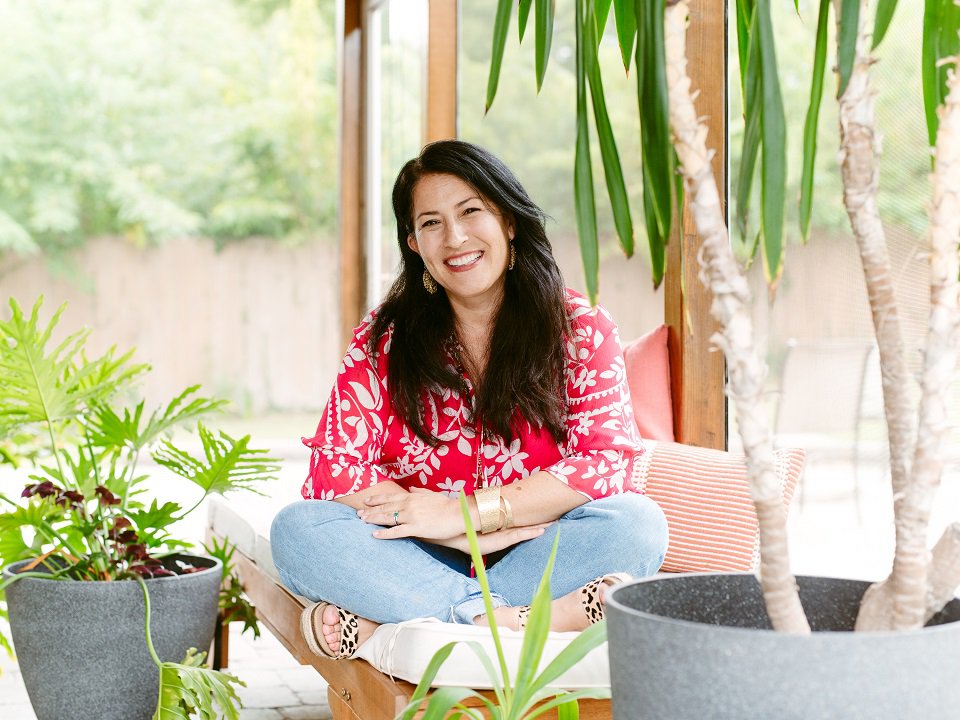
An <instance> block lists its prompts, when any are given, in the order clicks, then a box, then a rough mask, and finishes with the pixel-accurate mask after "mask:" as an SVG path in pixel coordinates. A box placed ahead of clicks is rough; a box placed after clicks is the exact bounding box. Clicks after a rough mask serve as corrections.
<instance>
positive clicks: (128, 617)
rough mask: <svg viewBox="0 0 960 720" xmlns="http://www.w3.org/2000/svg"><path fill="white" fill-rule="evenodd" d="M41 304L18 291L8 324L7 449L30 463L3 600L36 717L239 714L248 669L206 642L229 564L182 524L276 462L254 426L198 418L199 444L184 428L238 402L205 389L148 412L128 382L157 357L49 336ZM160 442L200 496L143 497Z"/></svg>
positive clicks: (6, 528) (11, 504) (9, 537)
mask: <svg viewBox="0 0 960 720" xmlns="http://www.w3.org/2000/svg"><path fill="white" fill-rule="evenodd" d="M41 305H42V298H41V299H40V300H38V301H37V302H36V304H35V305H34V306H33V310H32V312H31V313H30V314H29V315H27V314H25V313H24V312H23V310H22V309H21V307H20V306H19V305H18V304H17V302H16V301H15V300H11V301H10V307H11V310H12V313H11V316H10V319H9V320H6V321H0V443H2V445H0V447H2V448H3V454H2V460H3V462H5V463H8V464H13V465H14V466H18V465H26V466H27V467H28V468H29V479H28V482H27V484H26V486H25V487H24V488H23V490H22V492H21V493H19V495H20V496H19V497H16V496H14V495H13V493H11V495H9V496H8V495H4V494H2V493H0V538H2V539H0V566H6V567H5V568H4V570H3V578H2V581H0V592H5V593H6V602H5V606H4V603H3V602H2V601H3V597H2V595H0V610H2V611H3V612H4V614H5V615H6V613H7V612H8V613H9V622H10V628H11V634H12V637H13V646H14V648H15V649H16V651H17V654H18V660H19V664H20V668H21V671H22V674H23V679H24V684H25V685H26V687H27V691H28V693H29V695H30V700H31V703H32V704H33V706H34V710H35V712H36V714H37V717H38V718H39V720H54V719H56V720H63V719H64V718H71V717H75V718H93V717H96V718H118V719H119V718H123V719H124V720H132V719H135V718H143V719H146V718H148V717H150V716H151V715H152V716H153V717H155V718H160V719H163V718H180V717H187V716H188V715H189V716H194V714H196V716H198V717H203V718H214V717H219V716H220V714H222V715H223V716H224V717H228V718H236V717H237V708H238V704H239V701H238V698H237V696H236V693H235V692H234V689H233V687H232V686H233V685H235V684H237V683H239V682H240V681H239V680H237V678H235V677H233V676H232V675H229V674H226V673H220V672H215V671H213V670H210V669H207V668H206V667H203V665H202V662H203V660H204V657H205V653H198V652H197V651H196V648H200V649H203V648H206V647H208V646H209V644H210V641H211V638H212V636H213V631H214V626H215V623H216V616H217V610H218V595H219V593H220V588H221V583H222V580H223V572H222V568H223V564H224V563H223V562H221V560H219V559H217V558H216V557H209V556H196V555H191V554H187V552H188V551H189V549H190V548H191V546H192V543H191V542H189V541H187V540H185V539H183V538H181V537H179V536H178V535H177V531H176V528H175V526H174V523H176V522H177V521H179V520H182V519H183V518H184V517H185V516H186V515H188V514H189V513H190V512H191V511H192V510H194V509H196V508H197V507H198V506H199V505H200V503H201V502H202V501H203V499H204V498H206V497H207V495H209V494H211V493H224V492H228V491H232V490H240V489H247V490H251V489H252V487H251V484H252V483H253V482H254V481H257V480H265V479H271V478H272V477H273V473H274V472H275V471H276V470H277V465H276V464H275V461H274V460H272V459H271V458H268V457H265V455H266V451H265V450H256V449H252V448H250V447H249V439H250V438H249V436H247V437H244V438H241V439H239V440H237V439H234V438H232V437H230V436H228V435H227V434H225V433H223V432H214V431H212V430H209V429H207V428H206V427H205V426H204V425H203V424H200V423H198V425H197V433H196V438H195V440H196V441H197V442H198V445H199V450H200V453H199V455H196V454H194V453H191V452H188V451H187V450H186V449H184V448H183V447H182V446H181V445H180V444H179V443H175V442H174V441H173V440H172V439H171V432H172V431H173V430H174V429H175V428H179V427H182V426H184V425H186V424H188V423H190V422H192V421H196V420H197V419H198V418H199V417H201V416H203V415H207V414H210V413H212V412H216V411H218V410H220V409H221V408H222V406H223V404H224V403H223V402H222V401H220V400H213V399H209V398H204V397H200V396H198V395H197V390H198V388H197V387H191V388H188V389H186V390H185V391H184V392H182V393H181V394H180V395H178V396H177V397H175V398H174V399H173V400H171V401H170V402H169V403H168V404H167V405H166V406H165V407H163V408H161V409H158V410H155V411H153V412H150V413H148V412H146V411H145V402H144V401H143V400H140V401H133V400H131V399H130V398H131V395H130V390H131V387H132V384H133V383H134V381H135V380H136V379H137V378H139V377H141V376H142V375H143V374H144V373H145V372H146V371H147V370H148V368H147V366H145V365H139V364H134V363H133V362H132V361H131V356H132V353H130V352H128V353H126V354H123V355H120V354H118V353H117V352H116V350H115V348H111V349H110V350H109V351H108V352H106V353H105V354H103V355H102V356H100V357H96V358H93V359H90V358H88V357H87V355H86V352H85V343H86V339H87V335H88V331H80V332H77V333H74V334H72V335H70V336H69V337H67V338H66V339H65V340H63V341H62V342H60V343H59V344H58V345H56V346H55V347H52V348H51V347H50V346H51V345H52V341H51V336H52V335H53V333H54V329H55V327H56V325H57V323H58V321H59V318H60V315H61V313H62V312H63V309H64V308H63V307H61V308H60V309H59V310H58V311H57V312H56V313H55V314H54V315H53V317H52V318H51V319H50V320H49V322H48V323H46V324H43V323H42V322H41V320H40V309H41ZM147 455H149V456H150V457H152V459H153V461H154V462H155V463H156V465H158V466H160V467H162V468H166V469H167V470H169V471H172V472H173V473H174V474H176V475H178V476H180V477H181V478H185V479H187V480H188V481H190V482H191V483H193V484H194V485H196V486H197V493H196V497H193V498H191V500H190V503H189V504H186V507H184V504H181V503H180V502H177V501H166V502H162V503H161V502H158V500H157V499H152V500H150V501H149V503H148V502H147V501H146V500H145V499H144V498H143V493H144V484H145V481H146V480H147V477H148V476H147V474H146V473H144V472H143V467H142V465H143V463H142V461H143V460H144V458H145V456H147ZM214 552H215V554H219V555H221V557H223V558H224V559H225V560H226V559H227V555H228V553H229V550H228V549H225V548H215V549H214ZM225 585H226V587H227V589H228V591H229V588H230V587H231V584H230V583H226V584H225ZM4 644H5V645H6V647H8V648H9V642H8V641H7V640H6V639H5V638H4ZM241 684H242V683H241ZM215 705H216V706H218V707H219V712H218V711H217V710H216V709H215Z"/></svg>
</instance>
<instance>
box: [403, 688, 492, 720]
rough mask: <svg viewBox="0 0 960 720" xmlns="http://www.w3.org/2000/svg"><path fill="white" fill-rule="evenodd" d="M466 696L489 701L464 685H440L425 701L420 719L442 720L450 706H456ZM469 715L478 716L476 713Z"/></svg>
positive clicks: (446, 715)
mask: <svg viewBox="0 0 960 720" xmlns="http://www.w3.org/2000/svg"><path fill="white" fill-rule="evenodd" d="M468 697H474V698H479V699H480V700H484V701H485V702H487V703H488V704H489V701H487V700H486V699H485V698H484V697H483V695H481V694H480V693H478V692H477V691H476V690H471V689H470V688H465V687H440V688H436V689H435V690H434V691H433V694H432V695H431V696H430V699H429V700H428V701H427V708H426V710H425V711H424V713H423V715H422V716H421V717H420V720H444V718H446V717H448V714H449V712H450V710H451V708H454V707H456V706H457V705H458V704H459V703H460V702H462V701H463V700H464V699H466V698H468ZM461 712H462V711H461ZM471 716H472V717H479V716H478V715H471Z"/></svg>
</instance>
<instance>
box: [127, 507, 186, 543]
mask: <svg viewBox="0 0 960 720" xmlns="http://www.w3.org/2000/svg"><path fill="white" fill-rule="evenodd" d="M179 510H180V505H179V504H178V503H175V502H165V503H164V504H163V505H159V504H158V503H157V500H156V498H154V500H153V501H152V502H151V503H150V507H149V508H148V509H146V510H136V511H133V512H130V513H128V516H129V518H130V521H131V522H132V523H133V524H134V525H135V526H136V528H137V531H138V532H139V533H142V534H144V535H147V534H148V533H149V531H151V530H163V529H164V528H166V527H168V526H169V525H172V524H173V523H175V522H176V521H177V520H179V519H180V518H179V517H178V516H177V512H178V511H179Z"/></svg>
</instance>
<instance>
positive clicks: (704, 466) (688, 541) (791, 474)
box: [638, 440, 804, 572]
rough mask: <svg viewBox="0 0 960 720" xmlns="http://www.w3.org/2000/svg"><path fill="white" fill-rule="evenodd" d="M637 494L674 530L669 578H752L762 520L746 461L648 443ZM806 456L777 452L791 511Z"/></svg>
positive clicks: (668, 560) (666, 566)
mask: <svg viewBox="0 0 960 720" xmlns="http://www.w3.org/2000/svg"><path fill="white" fill-rule="evenodd" d="M644 444H645V445H646V446H647V452H646V453H645V454H644V456H643V465H642V468H641V469H640V473H639V476H640V478H639V480H638V489H639V490H640V491H641V492H645V493H646V494H647V495H649V496H650V497H651V498H652V499H653V500H656V502H657V503H658V504H659V505H660V507H661V508H662V509H663V512H664V514H665V515H666V516H667V523H668V524H669V526H670V548H669V550H668V551H667V556H666V558H665V560H664V562H663V567H662V568H661V570H662V571H664V572H714V571H727V572H729V571H733V572H737V571H740V572H747V571H751V570H754V569H755V568H756V566H757V562H758V561H759V553H760V534H759V530H758V529H757V515H756V512H755V511H754V509H753V501H752V500H751V499H750V491H749V490H748V488H747V467H746V461H745V460H744V457H743V455H738V454H735V453H729V452H722V451H720V450H708V449H706V448H698V447H693V446H691V445H681V444H679V443H671V442H653V441H649V440H648V441H645V443H644ZM803 462H804V451H803V450H802V449H800V448H785V449H782V450H777V451H776V469H777V477H778V479H779V480H780V483H781V485H782V486H783V502H784V505H785V506H788V507H789V505H790V500H791V498H792V497H793V491H794V490H795V489H796V487H797V482H798V481H799V479H800V475H801V473H802V472H803Z"/></svg>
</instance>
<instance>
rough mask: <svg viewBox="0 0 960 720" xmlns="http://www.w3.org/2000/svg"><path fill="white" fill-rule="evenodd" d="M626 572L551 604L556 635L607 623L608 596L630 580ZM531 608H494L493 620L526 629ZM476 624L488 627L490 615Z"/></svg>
mask: <svg viewBox="0 0 960 720" xmlns="http://www.w3.org/2000/svg"><path fill="white" fill-rule="evenodd" d="M630 579H631V578H630V576H629V575H626V574H625V573H612V574H610V575H604V576H603V577H600V578H597V579H596V580H592V581H590V582H589V583H587V584H586V585H584V586H583V587H579V588H577V589H576V590H574V591H573V592H569V593H567V594H566V595H564V596H563V597H560V598H557V599H556V600H554V601H553V602H552V603H551V604H550V630H551V631H552V632H580V631H581V630H586V629H587V628H588V627H589V626H590V625H592V624H593V623H595V622H599V621H600V620H603V607H604V603H605V602H606V594H607V592H608V591H609V590H610V588H611V587H613V586H614V585H617V584H619V583H621V582H626V581H628V580H630ZM528 612H529V607H506V606H502V607H498V608H494V611H493V617H494V618H495V619H496V621H497V625H499V626H500V627H506V628H510V629H511V630H519V629H522V628H523V626H525V625H526V615H527V613H528ZM474 623H475V624H476V625H488V624H489V623H488V622H487V616H486V615H479V616H478V617H477V618H475V619H474Z"/></svg>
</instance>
